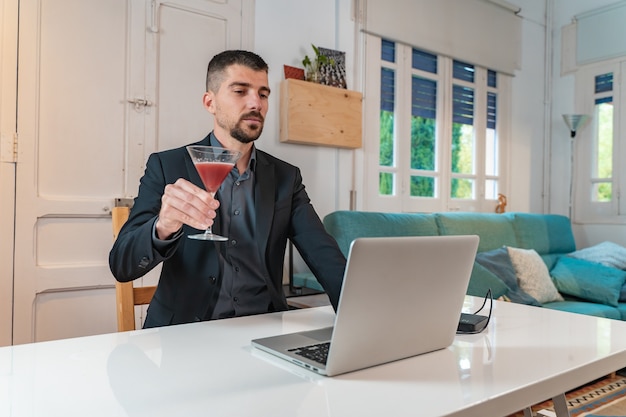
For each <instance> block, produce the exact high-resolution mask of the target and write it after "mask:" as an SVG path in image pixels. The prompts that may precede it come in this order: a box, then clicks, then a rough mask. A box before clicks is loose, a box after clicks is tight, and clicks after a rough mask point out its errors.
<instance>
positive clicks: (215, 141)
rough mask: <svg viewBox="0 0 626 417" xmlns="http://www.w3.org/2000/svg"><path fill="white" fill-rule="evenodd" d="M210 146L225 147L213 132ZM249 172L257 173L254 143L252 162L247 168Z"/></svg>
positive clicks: (249, 162) (251, 155)
mask: <svg viewBox="0 0 626 417" xmlns="http://www.w3.org/2000/svg"><path fill="white" fill-rule="evenodd" d="M209 145H210V146H218V147H220V148H223V147H224V145H222V144H221V143H220V141H219V140H218V139H217V137H216V136H215V132H211V133H210V134H209ZM247 170H250V171H251V172H255V170H256V146H254V143H253V144H252V152H251V153H250V160H249V161H248V167H247V168H246V171H247ZM242 174H243V173H242Z"/></svg>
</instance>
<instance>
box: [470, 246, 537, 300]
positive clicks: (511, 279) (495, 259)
mask: <svg viewBox="0 0 626 417" xmlns="http://www.w3.org/2000/svg"><path fill="white" fill-rule="evenodd" d="M476 262H477V263H479V264H480V265H482V266H483V267H484V268H485V269H487V270H488V271H490V272H491V273H493V274H494V275H495V276H496V277H498V278H500V279H501V280H502V282H504V283H505V284H506V286H507V287H509V291H508V292H507V294H506V296H507V297H509V299H510V300H511V301H513V302H514V303H520V304H528V305H533V306H540V305H541V303H540V302H539V301H537V300H536V299H535V298H533V297H531V296H530V295H528V294H527V293H526V292H524V290H522V289H521V288H520V286H519V284H518V283H517V274H516V273H515V268H513V264H512V263H511V258H510V257H509V251H508V250H507V249H506V247H504V246H503V247H501V248H498V249H494V250H490V251H487V252H479V253H477V254H476Z"/></svg>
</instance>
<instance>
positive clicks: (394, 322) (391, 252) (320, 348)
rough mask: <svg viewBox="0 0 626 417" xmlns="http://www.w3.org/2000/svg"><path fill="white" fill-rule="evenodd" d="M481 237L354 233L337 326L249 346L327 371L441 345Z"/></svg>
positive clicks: (449, 334)
mask: <svg viewBox="0 0 626 417" xmlns="http://www.w3.org/2000/svg"><path fill="white" fill-rule="evenodd" d="M478 240H479V238H478V236H474V235H468V236H412V237H375V238H359V239H356V240H354V241H353V242H352V244H351V246H350V253H349V254H348V264H347V267H346V271H345V275H344V280H343V286H342V289H341V297H340V299H339V307H338V309H337V315H336V317H335V325H334V326H333V327H328V328H323V329H318V330H312V331H304V332H297V333H290V334H284V335H278V336H272V337H267V338H262V339H255V340H253V341H252V345H253V346H254V347H256V348H258V349H261V350H263V351H266V352H269V353H271V354H273V355H276V356H278V357H280V358H283V359H286V360H288V361H290V362H293V363H295V364H297V365H300V366H302V367H304V368H306V369H309V370H311V371H313V372H317V373H319V374H321V375H326V376H333V375H338V374H342V373H346V372H351V371H356V370H359V369H363V368H367V367H371V366H375V365H380V364H383V363H387V362H391V361H395V360H399V359H403V358H407V357H411V356H415V355H420V354H423V353H426V352H431V351H434V350H438V349H443V348H446V347H448V346H450V344H452V341H453V340H454V336H455V334H456V330H457V326H458V323H459V318H460V315H461V309H462V307H463V301H464V299H465V293H466V291H467V286H468V284H469V278H470V274H471V272H472V267H473V263H474V258H475V256H476V250H477V248H478ZM326 354H327V358H326V359H325V360H324V359H320V356H322V355H326Z"/></svg>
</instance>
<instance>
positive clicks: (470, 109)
mask: <svg viewBox="0 0 626 417" xmlns="http://www.w3.org/2000/svg"><path fill="white" fill-rule="evenodd" d="M452 121H453V122H456V123H463V124H468V125H472V124H474V90H473V89H472V88H469V87H462V86H460V85H455V86H453V87H452Z"/></svg>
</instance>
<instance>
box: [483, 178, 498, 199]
mask: <svg viewBox="0 0 626 417" xmlns="http://www.w3.org/2000/svg"><path fill="white" fill-rule="evenodd" d="M485 199H487V200H497V199H498V180H486V181H485Z"/></svg>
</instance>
